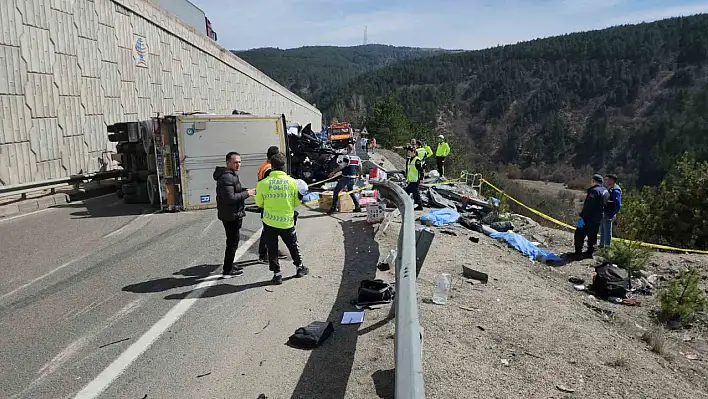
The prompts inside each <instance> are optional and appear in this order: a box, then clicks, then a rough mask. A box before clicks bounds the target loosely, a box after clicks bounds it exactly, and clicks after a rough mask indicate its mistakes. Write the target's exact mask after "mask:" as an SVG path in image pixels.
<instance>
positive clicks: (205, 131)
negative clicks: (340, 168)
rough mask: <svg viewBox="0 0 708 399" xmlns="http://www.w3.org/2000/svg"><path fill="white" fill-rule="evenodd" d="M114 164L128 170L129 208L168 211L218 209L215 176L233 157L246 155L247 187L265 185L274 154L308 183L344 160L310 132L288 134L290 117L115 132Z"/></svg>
mask: <svg viewBox="0 0 708 399" xmlns="http://www.w3.org/2000/svg"><path fill="white" fill-rule="evenodd" d="M107 130H108V132H109V135H108V139H109V140H110V141H111V142H115V143H116V154H114V156H113V158H114V160H115V161H117V162H118V163H119V165H120V166H121V167H122V168H123V171H122V174H121V183H122V184H121V187H120V189H119V191H118V195H119V196H120V197H122V198H123V200H124V202H126V203H149V204H151V205H153V206H154V207H156V208H158V209H161V210H164V211H179V210H189V209H202V208H211V207H215V206H216V197H215V195H214V193H215V190H216V182H215V181H214V180H213V177H212V174H213V172H214V169H215V168H216V167H219V166H223V165H224V163H225V155H226V153H227V152H229V151H236V152H238V153H239V154H240V155H241V161H242V163H241V171H240V172H239V176H240V178H241V183H242V185H243V186H244V187H249V188H253V187H255V186H256V183H257V172H258V167H259V166H260V164H261V163H263V162H264V161H265V160H266V151H267V149H268V147H270V146H277V147H278V148H280V149H281V151H283V152H284V153H285V154H286V155H287V157H288V165H287V168H288V170H287V171H288V173H290V174H291V175H292V176H294V177H296V178H301V179H303V180H305V181H306V182H308V183H312V182H315V181H318V179H320V180H321V179H324V178H326V176H327V175H328V174H329V173H331V171H332V170H333V169H334V168H335V167H336V166H337V154H336V152H335V151H333V150H332V149H331V148H328V147H327V146H325V145H323V143H322V141H321V140H319V138H318V137H317V136H316V135H315V134H314V133H312V130H311V129H310V125H307V126H305V128H303V129H301V131H300V132H298V133H297V134H287V124H286V121H285V116H284V115H281V116H253V115H226V116H224V115H211V114H179V115H165V116H158V117H154V118H151V119H150V120H146V121H139V122H121V123H116V124H113V125H110V126H108V128H107Z"/></svg>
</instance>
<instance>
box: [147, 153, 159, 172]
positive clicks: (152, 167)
mask: <svg viewBox="0 0 708 399" xmlns="http://www.w3.org/2000/svg"><path fill="white" fill-rule="evenodd" d="M146 163H147V169H148V170H149V171H150V173H157V158H155V154H153V153H148V154H147V160H146Z"/></svg>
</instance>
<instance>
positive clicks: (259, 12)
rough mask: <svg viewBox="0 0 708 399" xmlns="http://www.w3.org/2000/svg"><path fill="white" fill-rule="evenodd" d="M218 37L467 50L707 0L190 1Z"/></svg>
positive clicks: (684, 8) (239, 44) (706, 9)
mask: <svg viewBox="0 0 708 399" xmlns="http://www.w3.org/2000/svg"><path fill="white" fill-rule="evenodd" d="M191 1H192V2H193V3H194V4H196V5H197V6H198V7H200V8H201V9H202V10H204V12H205V13H206V14H207V17H208V18H209V19H210V20H211V22H212V26H213V27H214V30H215V31H216V32H217V34H218V41H219V43H220V44H221V45H222V46H224V47H226V48H227V49H231V50H245V49H250V48H257V47H278V48H283V49H285V48H294V47H302V46H322V45H332V46H355V45H360V44H363V42H364V29H365V27H366V29H367V36H368V43H369V44H371V43H378V44H390V45H395V46H411V47H432V48H446V49H465V50H475V49H481V48H487V47H492V46H496V45H499V44H510V43H517V42H520V41H525V40H531V39H535V38H540V37H548V36H555V35H560V34H564V33H570V32H578V31H586V30H592V29H601V28H605V27H608V26H614V25H622V24H631V23H639V22H649V21H655V20H658V19H663V18H668V17H672V16H679V15H691V14H696V13H708V0H704V1H696V0H663V1H662V0H536V1H530V0H527V1H523V0H496V1H495V0H256V1H252V2H251V1H249V2H245V1H239V2H234V1H233V0H191Z"/></svg>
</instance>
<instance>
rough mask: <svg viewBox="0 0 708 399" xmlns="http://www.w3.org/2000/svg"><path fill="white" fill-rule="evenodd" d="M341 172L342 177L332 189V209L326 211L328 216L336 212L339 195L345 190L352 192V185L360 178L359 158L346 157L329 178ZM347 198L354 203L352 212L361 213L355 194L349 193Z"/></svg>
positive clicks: (353, 156)
mask: <svg viewBox="0 0 708 399" xmlns="http://www.w3.org/2000/svg"><path fill="white" fill-rule="evenodd" d="M340 170H341V171H342V177H340V178H339V181H338V182H337V186H336V187H335V188H334V193H333V194H332V207H331V208H330V210H329V211H327V214H328V215H331V214H333V213H334V212H335V211H336V210H337V203H338V202H339V193H340V192H341V191H342V190H344V189H345V188H346V189H347V191H352V190H354V183H355V182H356V179H357V178H359V176H361V158H359V157H358V156H356V155H351V154H349V155H347V156H345V157H344V159H343V160H342V165H341V166H339V167H338V168H337V169H336V170H335V171H334V172H332V173H330V175H329V177H332V176H334V175H335V174H336V173H337V172H339V171H340ZM349 196H350V197H351V198H352V201H353V202H354V212H361V206H359V199H357V197H356V194H355V193H349Z"/></svg>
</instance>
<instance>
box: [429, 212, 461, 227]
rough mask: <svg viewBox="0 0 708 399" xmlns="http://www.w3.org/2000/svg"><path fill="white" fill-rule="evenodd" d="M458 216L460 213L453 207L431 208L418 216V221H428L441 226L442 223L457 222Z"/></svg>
mask: <svg viewBox="0 0 708 399" xmlns="http://www.w3.org/2000/svg"><path fill="white" fill-rule="evenodd" d="M459 218H460V214H459V213H457V211H456V210H454V209H449V208H445V209H433V210H431V211H430V212H428V213H426V214H425V215H423V216H421V217H420V221H421V222H423V223H425V222H427V221H430V222H431V223H432V224H433V226H442V225H444V224H451V223H455V222H457V220H458V219H459Z"/></svg>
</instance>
